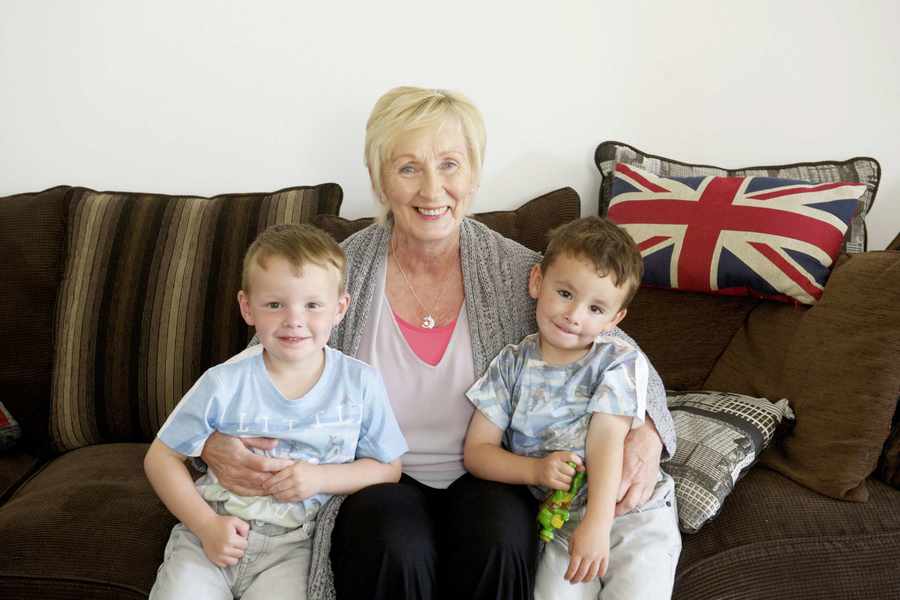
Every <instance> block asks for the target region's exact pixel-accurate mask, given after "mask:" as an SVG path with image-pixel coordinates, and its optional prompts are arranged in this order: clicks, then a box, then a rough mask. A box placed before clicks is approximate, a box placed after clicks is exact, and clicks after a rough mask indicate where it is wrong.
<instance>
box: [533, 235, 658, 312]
mask: <svg viewBox="0 0 900 600" xmlns="http://www.w3.org/2000/svg"><path fill="white" fill-rule="evenodd" d="M547 235H548V237H549V240H550V241H549V243H548V244H547V250H546V252H545V253H544V258H543V259H542V260H541V273H546V272H547V269H549V268H550V265H552V264H553V261H554V260H556V258H557V257H559V256H563V255H565V256H571V257H575V258H582V259H586V260H587V261H589V262H590V263H591V264H593V265H594V269H596V271H597V275H599V276H600V277H606V276H607V275H611V276H612V277H613V284H615V286H616V287H622V286H627V287H626V289H627V292H628V294H627V295H626V296H625V300H624V302H623V303H622V306H621V307H620V308H627V307H628V305H629V304H630V303H631V300H632V299H633V298H634V295H635V294H636V293H637V290H638V287H639V286H640V285H641V277H642V276H643V274H644V260H643V259H642V258H641V252H640V250H638V247H637V245H636V244H635V243H634V240H633V239H631V236H630V235H628V232H627V231H625V230H624V229H622V228H621V227H619V226H618V225H616V224H615V223H613V222H612V221H610V220H608V219H604V218H602V217H584V218H581V219H576V220H574V221H570V222H569V223H566V224H565V225H560V226H559V227H557V228H556V229H554V230H553V231H551V232H550V233H549V234H547Z"/></svg>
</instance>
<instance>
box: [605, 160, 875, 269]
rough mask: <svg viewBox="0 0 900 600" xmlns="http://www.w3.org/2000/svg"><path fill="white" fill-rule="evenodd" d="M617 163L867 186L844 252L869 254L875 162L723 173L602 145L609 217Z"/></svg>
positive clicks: (664, 172)
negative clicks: (868, 232) (868, 228)
mask: <svg viewBox="0 0 900 600" xmlns="http://www.w3.org/2000/svg"><path fill="white" fill-rule="evenodd" d="M617 162H620V163H625V164H626V165H633V166H636V167H639V168H641V169H643V170H645V171H649V172H651V173H653V174H654V175H659V176H661V177H696V176H707V175H717V176H727V177H743V176H748V175H759V176H763V177H773V178H775V179H796V180H800V181H808V182H811V183H834V182H838V181H846V182H853V183H864V184H866V191H865V193H864V194H863V195H862V196H860V198H859V207H858V208H857V210H856V214H855V215H854V216H853V219H852V220H851V221H850V226H849V228H848V229H847V234H846V235H845V236H844V243H843V246H842V248H841V251H842V252H845V253H857V252H864V251H865V250H866V214H867V213H868V212H869V210H871V209H872V203H874V202H875V194H876V193H877V192H878V183H879V181H880V179H881V166H880V165H879V164H878V161H877V160H875V159H874V158H868V157H865V156H860V157H856V158H851V159H848V160H845V161H820V162H804V163H793V164H785V165H771V166H758V167H741V168H737V169H723V168H721V167H713V166H710V165H697V164H690V163H684V162H680V161H677V160H673V159H671V158H665V157H663V156H656V155H654V154H648V153H646V152H643V151H641V150H638V149H637V148H635V147H634V146H629V145H628V144H623V143H622V142H603V143H601V144H600V145H599V146H597V150H596V151H595V152H594V163H595V164H596V165H597V168H598V169H599V170H600V175H601V176H602V178H603V181H602V182H601V184H600V214H601V215H604V216H605V215H606V213H607V209H608V208H609V203H610V200H612V185H613V176H612V172H613V169H614V167H615V164H616V163H617Z"/></svg>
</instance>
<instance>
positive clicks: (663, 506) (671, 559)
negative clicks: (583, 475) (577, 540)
mask: <svg viewBox="0 0 900 600" xmlns="http://www.w3.org/2000/svg"><path fill="white" fill-rule="evenodd" d="M583 517H584V509H583V508H582V509H581V510H579V511H574V512H573V513H572V518H571V519H570V520H569V522H568V523H566V524H565V525H564V526H563V528H562V529H560V530H559V531H558V532H557V533H556V538H555V539H554V540H553V541H552V542H550V543H548V544H545V545H544V548H543V551H542V553H541V556H540V559H539V563H538V570H537V577H536V580H535V591H534V598H535V600H596V599H598V598H602V600H633V599H635V598H640V599H641V600H668V599H669V598H671V596H672V586H673V584H674V581H675V567H676V566H677V565H678V556H679V554H681V534H680V533H679V531H678V511H677V509H676V506H675V483H674V482H673V481H672V478H671V477H669V475H667V474H665V473H660V480H659V481H658V482H657V484H656V488H655V489H654V491H653V496H651V497H650V500H648V501H647V502H646V503H645V504H644V505H643V506H641V507H640V508H637V509H635V510H634V511H632V512H630V513H628V514H626V515H622V516H621V517H616V519H615V521H613V526H612V528H611V529H610V533H609V544H610V553H609V554H610V556H609V567H608V568H607V571H606V575H605V576H604V577H603V578H602V579H601V578H598V579H596V580H594V581H589V582H587V583H576V584H571V583H569V582H568V581H566V580H565V579H563V575H565V573H566V570H567V569H568V567H569V539H570V538H571V536H572V533H573V532H574V531H575V528H576V527H577V526H578V524H579V523H581V519H582V518H583Z"/></svg>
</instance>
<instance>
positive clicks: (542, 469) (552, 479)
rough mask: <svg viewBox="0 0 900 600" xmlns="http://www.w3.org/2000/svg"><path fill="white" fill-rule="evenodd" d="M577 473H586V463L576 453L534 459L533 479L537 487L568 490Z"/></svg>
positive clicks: (562, 453)
mask: <svg viewBox="0 0 900 600" xmlns="http://www.w3.org/2000/svg"><path fill="white" fill-rule="evenodd" d="M568 462H573V463H575V468H574V469H573V468H572V467H570V466H569V465H568V464H566V463H568ZM576 471H584V463H583V462H582V460H581V457H580V456H578V455H577V454H575V453H574V452H562V451H558V452H551V453H550V454H548V455H547V456H545V457H544V458H540V459H534V473H533V476H532V479H533V481H534V482H535V484H536V485H542V486H544V487H547V488H550V489H551V490H568V489H569V487H571V485H572V478H573V477H575V472H576Z"/></svg>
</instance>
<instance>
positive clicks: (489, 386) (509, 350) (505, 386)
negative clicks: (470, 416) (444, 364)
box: [466, 346, 516, 431]
mask: <svg viewBox="0 0 900 600" xmlns="http://www.w3.org/2000/svg"><path fill="white" fill-rule="evenodd" d="M515 382H516V356H515V353H514V352H513V347H512V346H507V347H506V348H504V349H503V350H501V351H500V354H498V355H497V356H496V357H494V360H492V361H491V364H490V366H489V367H488V368H487V371H485V372H484V375H482V376H481V377H480V378H479V379H478V381H476V382H475V383H474V384H472V387H470V388H469V391H467V392H466V397H467V398H468V399H469V402H471V403H472V404H474V405H475V408H477V409H478V410H479V411H481V413H482V414H483V415H484V416H485V417H487V418H488V420H489V421H490V422H491V423H493V424H494V425H496V426H497V427H499V428H500V429H502V430H503V431H506V430H507V429H508V428H509V423H510V420H511V419H512V414H513V402H512V392H513V386H514V385H515Z"/></svg>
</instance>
